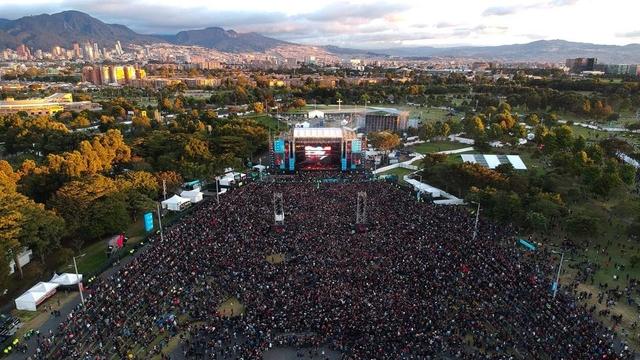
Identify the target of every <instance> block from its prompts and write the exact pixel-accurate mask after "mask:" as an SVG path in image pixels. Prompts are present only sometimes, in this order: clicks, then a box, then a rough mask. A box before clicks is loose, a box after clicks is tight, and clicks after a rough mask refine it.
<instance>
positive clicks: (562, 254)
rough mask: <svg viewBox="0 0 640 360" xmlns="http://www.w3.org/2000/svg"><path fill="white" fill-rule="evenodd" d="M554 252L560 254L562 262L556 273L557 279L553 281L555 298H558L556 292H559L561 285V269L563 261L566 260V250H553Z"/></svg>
mask: <svg viewBox="0 0 640 360" xmlns="http://www.w3.org/2000/svg"><path fill="white" fill-rule="evenodd" d="M551 252H552V253H554V254H560V264H558V273H557V274H556V281H554V282H553V285H552V287H551V288H552V290H553V298H554V299H555V298H556V294H557V293H558V286H559V285H560V284H559V282H560V270H561V269H562V262H563V261H564V251H555V250H551Z"/></svg>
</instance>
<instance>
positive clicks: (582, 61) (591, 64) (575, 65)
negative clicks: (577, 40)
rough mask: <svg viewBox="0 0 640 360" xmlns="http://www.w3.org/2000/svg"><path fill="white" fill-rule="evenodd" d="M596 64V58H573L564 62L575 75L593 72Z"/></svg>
mask: <svg viewBox="0 0 640 360" xmlns="http://www.w3.org/2000/svg"><path fill="white" fill-rule="evenodd" d="M596 64H598V59H596V58H575V59H567V60H566V61H565V65H566V66H567V67H568V68H569V70H570V71H571V72H572V73H575V74H580V73H581V72H583V71H594V70H595V66H596Z"/></svg>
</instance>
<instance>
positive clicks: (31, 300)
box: [16, 282, 60, 311]
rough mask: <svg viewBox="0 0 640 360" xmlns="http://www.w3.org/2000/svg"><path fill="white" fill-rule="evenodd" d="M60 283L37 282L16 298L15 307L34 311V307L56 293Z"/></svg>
mask: <svg viewBox="0 0 640 360" xmlns="http://www.w3.org/2000/svg"><path fill="white" fill-rule="evenodd" d="M58 286H60V284H55V283H48V282H39V283H37V284H36V285H35V286H34V287H32V288H31V289H29V290H27V291H26V292H25V293H24V294H22V295H20V297H18V298H17V299H16V309H18V310H30V311H36V307H37V306H38V305H40V304H41V303H42V302H43V301H45V300H46V299H47V298H49V297H50V296H52V295H53V294H55V293H56V288H57V287H58Z"/></svg>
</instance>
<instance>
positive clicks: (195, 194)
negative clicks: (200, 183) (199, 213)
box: [180, 189, 202, 204]
mask: <svg viewBox="0 0 640 360" xmlns="http://www.w3.org/2000/svg"><path fill="white" fill-rule="evenodd" d="M180 196H181V197H183V198H185V199H189V201H191V203H193V204H195V203H198V202H200V201H202V192H201V191H200V189H193V190H189V191H183V192H181V193H180Z"/></svg>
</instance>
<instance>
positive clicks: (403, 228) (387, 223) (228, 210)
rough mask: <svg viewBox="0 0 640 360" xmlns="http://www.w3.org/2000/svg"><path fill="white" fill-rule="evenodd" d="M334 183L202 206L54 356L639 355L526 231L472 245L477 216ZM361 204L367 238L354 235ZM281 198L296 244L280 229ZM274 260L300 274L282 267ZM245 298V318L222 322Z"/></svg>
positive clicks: (403, 194) (309, 181)
mask: <svg viewBox="0 0 640 360" xmlns="http://www.w3.org/2000/svg"><path fill="white" fill-rule="evenodd" d="M330 176H331V174H330V173H319V174H315V175H309V174H307V175H304V176H302V177H296V176H293V177H287V178H280V179H279V180H280V181H275V182H270V183H267V184H249V185H247V186H245V187H243V188H240V189H236V190H234V191H231V192H229V193H227V194H225V196H224V197H221V199H220V204H219V205H217V204H216V202H215V201H212V202H207V203H205V204H203V205H201V206H200V207H199V208H198V209H196V210H195V211H194V212H193V214H191V215H189V216H188V217H186V218H185V219H184V220H182V221H180V222H179V223H178V224H176V225H174V226H172V227H171V228H169V229H167V230H166V231H165V234H164V241H161V240H160V239H155V240H154V243H153V244H152V245H150V246H149V247H148V248H146V249H145V250H144V252H143V253H141V254H139V255H138V256H137V257H135V259H134V260H132V261H131V262H130V263H128V264H126V265H124V266H123V267H122V268H121V269H120V270H119V271H118V272H117V273H115V274H114V275H112V276H110V277H108V278H106V279H100V280H98V281H97V282H96V283H94V284H92V286H91V287H90V288H89V289H88V291H89V293H90V294H89V296H88V299H87V304H86V307H85V308H81V307H79V308H77V309H76V310H75V311H74V312H73V313H72V314H70V315H69V316H68V318H67V319H66V321H64V322H63V323H62V324H61V325H60V328H59V330H58V332H56V333H52V334H49V335H48V336H43V338H42V340H41V341H39V344H40V349H39V354H40V355H38V357H39V358H43V359H44V358H47V359H63V358H64V359H69V358H86V359H101V358H111V356H113V355H116V356H117V357H119V358H127V356H128V355H129V354H130V353H134V354H135V353H136V351H138V350H140V349H145V351H146V354H149V353H151V354H153V353H156V354H159V353H160V352H161V350H162V343H158V342H157V340H156V339H157V338H158V337H159V336H160V335H164V334H167V336H166V337H164V338H165V339H169V338H172V337H179V338H180V347H179V348H178V349H179V350H177V351H178V352H181V356H185V357H187V358H197V359H205V358H207V359H212V358H216V359H219V358H223V359H258V358H261V357H262V354H263V353H264V352H265V351H266V350H268V349H270V348H277V347H283V346H284V347H294V348H300V349H302V348H305V349H319V348H326V349H331V350H334V351H339V352H340V353H341V354H342V356H343V357H344V358H346V359H374V358H375V359H426V358H432V357H436V356H445V357H449V358H456V359H476V358H482V359H486V358H494V359H503V358H520V359H533V358H543V359H544V358H548V359H588V358H589V359H591V358H592V359H614V358H628V357H629V356H630V355H629V354H626V353H621V350H618V352H616V351H615V350H614V348H613V345H612V344H613V342H614V338H613V335H612V333H611V332H610V331H608V330H606V329H605V328H604V327H602V326H601V325H600V324H599V323H598V322H597V321H595V320H594V319H593V318H592V317H591V316H590V315H589V314H588V311H587V310H586V309H584V307H583V306H581V305H579V304H578V303H577V302H576V301H575V298H574V297H573V296H572V295H571V294H570V291H567V292H565V291H560V292H559V293H558V296H557V297H556V298H553V297H552V294H551V292H550V284H551V281H552V280H551V279H552V278H553V276H554V274H555V270H556V269H557V262H555V261H552V260H551V258H550V256H549V254H547V253H544V252H540V251H538V252H535V253H532V252H526V251H524V250H523V249H522V248H519V247H517V246H516V245H515V242H514V239H515V238H514V231H513V229H511V228H510V227H505V226H499V225H496V224H493V223H491V222H489V221H485V220H484V219H481V221H480V223H479V231H478V236H477V237H476V239H475V241H472V238H473V232H474V220H475V218H474V215H473V214H470V213H469V211H468V210H467V209H466V208H464V207H456V206H437V205H433V204H429V203H424V202H417V201H416V200H415V197H413V196H412V195H411V194H410V193H408V192H407V191H406V190H404V189H401V188H398V187H397V186H396V185H393V184H389V183H385V182H381V181H370V180H369V179H367V177H366V176H364V175H362V176H348V177H340V178H338V177H335V178H334V180H338V181H320V179H321V177H330ZM360 191H365V192H366V193H367V228H368V229H367V231H366V232H365V233H358V232H355V231H354V222H355V217H356V215H355V213H356V198H357V193H358V192H360ZM274 192H281V193H282V194H283V198H284V208H285V211H286V217H285V230H284V232H276V231H273V230H272V228H271V225H273V222H274V214H273V205H272V197H273V193H274ZM274 254H279V255H281V256H283V258H284V261H282V262H277V263H274V262H273V261H267V256H269V255H274ZM229 298H235V299H237V300H239V301H240V302H241V303H242V305H243V306H244V308H245V310H244V312H243V313H242V314H234V315H237V316H233V317H229V316H223V314H221V313H220V310H219V306H220V304H222V303H223V302H225V301H226V300H227V299H229ZM227 315H229V314H227ZM165 355H166V354H165ZM165 355H163V356H165Z"/></svg>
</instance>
